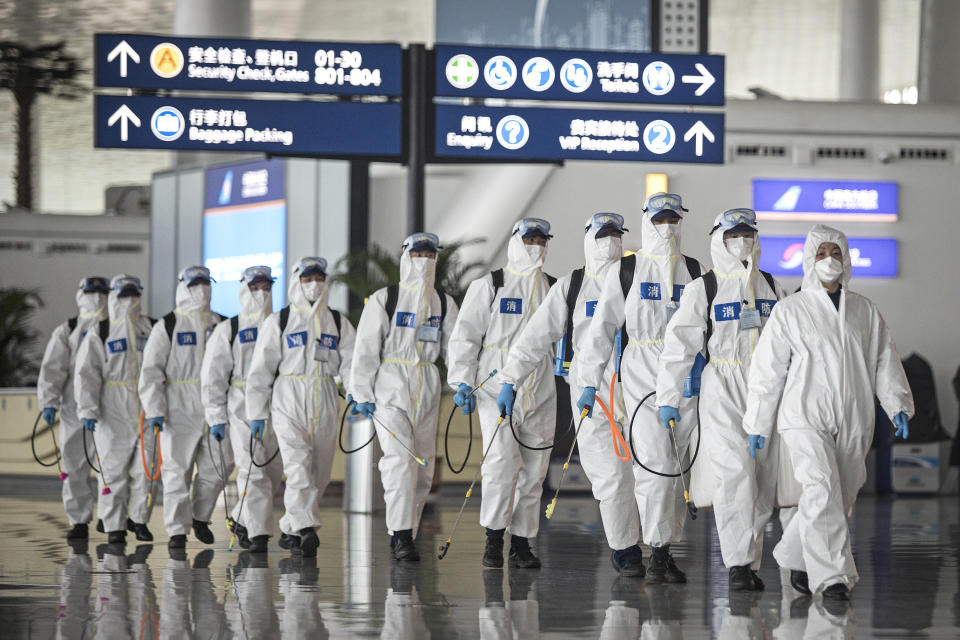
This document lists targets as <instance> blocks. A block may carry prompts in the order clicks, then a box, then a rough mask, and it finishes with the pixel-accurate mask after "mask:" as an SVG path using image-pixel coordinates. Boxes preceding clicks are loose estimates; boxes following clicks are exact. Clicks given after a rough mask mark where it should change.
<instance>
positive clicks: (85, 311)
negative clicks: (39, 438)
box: [37, 283, 107, 526]
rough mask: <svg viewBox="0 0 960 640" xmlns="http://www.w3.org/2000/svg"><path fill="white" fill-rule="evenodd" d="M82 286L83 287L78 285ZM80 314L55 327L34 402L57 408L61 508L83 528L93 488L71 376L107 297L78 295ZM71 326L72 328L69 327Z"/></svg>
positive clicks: (90, 514) (90, 513) (104, 309)
mask: <svg viewBox="0 0 960 640" xmlns="http://www.w3.org/2000/svg"><path fill="white" fill-rule="evenodd" d="M81 284H83V283H81ZM77 308H78V310H79V314H78V315H77V317H76V320H75V322H74V321H73V319H71V320H69V321H67V322H63V323H61V324H59V325H57V328H56V329H54V330H53V334H52V335H51V336H50V341H49V342H47V348H46V350H45V351H44V352H43V360H42V361H41V363H40V375H39V377H38V378H37V399H38V401H39V403H40V408H41V409H45V408H47V407H53V408H57V407H59V408H60V438H59V440H60V456H61V459H60V466H61V468H62V469H63V472H64V473H66V474H67V477H66V478H65V479H64V481H63V486H62V487H61V494H62V497H63V508H64V511H66V513H67V519H68V520H69V521H70V525H71V526H72V525H77V524H85V523H87V522H90V520H91V519H93V503H94V495H93V487H92V486H91V484H90V468H89V467H88V466H87V461H86V460H85V459H84V457H83V440H82V438H83V427H82V426H81V425H80V418H79V417H78V416H77V403H76V400H75V398H74V388H73V387H74V383H73V372H74V368H75V366H76V356H77V349H78V348H79V346H80V342H81V340H82V338H83V336H85V335H86V334H87V331H89V330H90V329H91V328H94V329H95V328H96V327H97V325H98V324H99V323H100V321H101V320H103V319H104V318H105V317H106V315H107V296H105V295H104V294H102V293H84V292H83V289H79V290H78V291H77ZM71 325H73V327H71Z"/></svg>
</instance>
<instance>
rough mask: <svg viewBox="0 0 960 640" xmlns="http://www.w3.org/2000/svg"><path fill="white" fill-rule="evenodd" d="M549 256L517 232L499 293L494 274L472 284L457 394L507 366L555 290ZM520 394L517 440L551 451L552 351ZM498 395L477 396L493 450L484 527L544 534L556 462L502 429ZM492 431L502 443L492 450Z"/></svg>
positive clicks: (459, 330) (452, 376)
mask: <svg viewBox="0 0 960 640" xmlns="http://www.w3.org/2000/svg"><path fill="white" fill-rule="evenodd" d="M545 257H546V247H541V246H537V245H531V246H527V245H525V244H524V242H523V238H522V237H521V236H520V234H519V233H514V234H513V235H512V236H511V237H510V240H509V241H508V243H507V264H506V267H505V268H504V269H503V286H502V287H501V288H500V290H499V291H496V290H495V289H494V285H493V277H492V276H491V275H490V274H488V275H486V276H484V277H482V278H479V279H477V280H474V281H473V282H472V283H471V284H470V287H469V288H468V289H467V293H466V296H465V297H464V299H463V305H462V306H461V308H460V313H459V314H458V316H457V324H456V326H455V327H454V329H453V333H452V334H451V336H450V343H449V350H450V356H449V364H448V369H447V381H448V382H449V383H450V385H451V386H453V387H454V389H456V388H457V385H458V384H459V383H466V384H467V385H469V386H471V387H473V386H476V385H477V383H479V382H483V381H484V380H485V379H486V378H487V376H488V375H489V373H490V372H491V371H493V370H495V369H497V370H499V369H501V368H502V367H503V365H504V363H505V362H506V360H507V353H508V352H509V350H510V348H511V346H512V345H513V344H515V343H516V341H517V336H518V335H519V334H520V333H521V331H522V330H523V328H524V327H525V326H526V325H527V323H528V322H529V321H530V318H531V317H532V316H533V315H534V312H536V311H537V309H539V308H540V306H541V305H542V304H543V300H544V298H545V297H546V295H547V291H548V290H549V289H550V284H549V282H548V281H547V277H546V276H545V275H544V274H543V272H542V271H541V267H542V266H543V260H544V258H545ZM514 391H515V393H516V400H515V403H514V409H513V421H514V425H515V428H516V431H517V436H518V437H519V438H520V439H521V440H523V442H524V444H527V445H529V446H531V447H544V446H549V444H550V443H551V442H552V440H553V433H554V430H555V428H556V419H557V392H556V384H555V383H554V380H553V371H552V358H551V357H550V353H549V352H545V353H542V354H541V356H540V359H539V362H538V363H537V365H536V367H535V368H534V369H533V370H532V372H531V373H529V375H527V376H525V377H524V378H523V379H521V380H520V383H519V384H515V385H514ZM498 392H499V387H498V386H497V385H495V384H485V385H484V386H483V387H482V388H481V389H480V390H479V391H478V392H477V393H476V394H475V395H476V396H477V405H478V411H479V414H480V428H481V430H482V432H483V450H484V451H487V456H486V458H485V459H484V461H483V485H482V487H483V488H482V497H483V501H482V503H481V506H480V524H481V525H482V526H484V527H487V528H488V529H494V530H500V529H505V528H507V527H508V526H509V528H510V533H511V534H513V535H516V536H522V537H524V538H532V537H535V536H536V535H537V531H538V530H539V523H540V493H541V491H542V487H543V478H544V476H545V475H546V473H547V467H548V466H549V464H550V450H549V449H544V450H541V451H533V450H530V449H526V448H524V447H521V446H520V444H518V443H517V441H516V440H515V439H514V436H513V434H512V433H511V431H510V428H509V425H508V424H506V422H504V424H503V425H501V428H500V429H499V431H498V430H497V423H498V421H499V417H500V410H499V409H498V408H497V393H498ZM494 432H496V434H497V439H496V441H495V442H494V443H493V444H492V445H491V444H490V440H491V438H493V435H494ZM487 447H490V448H489V450H488V449H487Z"/></svg>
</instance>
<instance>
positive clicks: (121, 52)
mask: <svg viewBox="0 0 960 640" xmlns="http://www.w3.org/2000/svg"><path fill="white" fill-rule="evenodd" d="M117 56H120V77H121V78H126V77H127V58H128V57H129V58H130V59H131V60H133V63H134V64H140V56H138V55H137V52H136V51H134V50H133V47H131V46H130V45H129V44H127V41H126V40H121V41H120V44H118V45H117V46H115V47H114V48H113V51H111V52H110V53H109V54H107V62H113V61H114V60H115V59H116V57H117ZM684 82H686V80H684ZM697 95H700V94H697ZM134 117H136V116H134ZM137 126H138V127H139V126H140V125H139V124H138V125H137ZM124 131H126V129H124ZM124 140H126V138H124Z"/></svg>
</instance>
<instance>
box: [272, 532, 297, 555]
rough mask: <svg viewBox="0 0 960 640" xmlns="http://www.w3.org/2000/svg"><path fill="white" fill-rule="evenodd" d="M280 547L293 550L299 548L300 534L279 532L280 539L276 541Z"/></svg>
mask: <svg viewBox="0 0 960 640" xmlns="http://www.w3.org/2000/svg"><path fill="white" fill-rule="evenodd" d="M277 544H279V545H280V548H281V549H286V550H287V551H293V550H294V549H299V548H300V536H291V535H288V534H286V533H282V532H281V533H280V540H279V541H277Z"/></svg>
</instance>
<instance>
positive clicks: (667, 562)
mask: <svg viewBox="0 0 960 640" xmlns="http://www.w3.org/2000/svg"><path fill="white" fill-rule="evenodd" d="M686 581H687V576H686V574H685V573H684V572H683V571H680V568H679V567H678V566H677V563H676V562H674V560H673V556H672V555H670V545H668V544H665V545H663V546H662V547H654V548H653V553H652V554H650V566H649V567H648V568H647V582H649V583H651V584H659V583H662V582H669V583H670V584H682V583H684V582H686Z"/></svg>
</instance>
